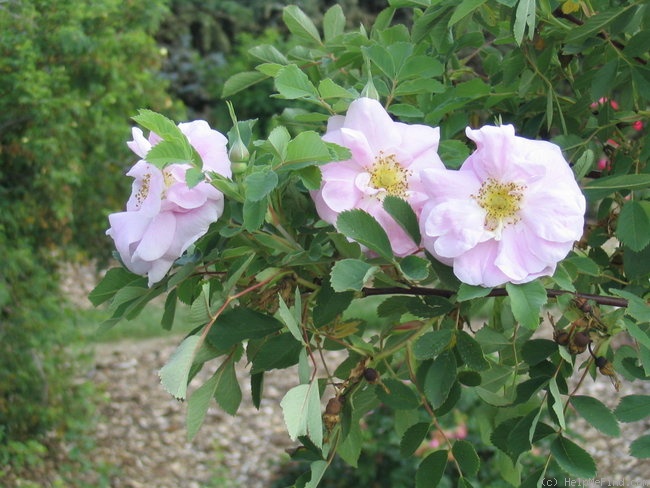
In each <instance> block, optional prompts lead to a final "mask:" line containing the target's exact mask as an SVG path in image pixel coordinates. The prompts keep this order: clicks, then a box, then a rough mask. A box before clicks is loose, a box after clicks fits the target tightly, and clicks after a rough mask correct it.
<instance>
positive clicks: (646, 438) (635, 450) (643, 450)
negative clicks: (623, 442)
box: [630, 434, 650, 459]
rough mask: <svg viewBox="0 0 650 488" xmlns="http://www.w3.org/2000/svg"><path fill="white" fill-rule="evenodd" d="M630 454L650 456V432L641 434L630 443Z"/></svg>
mask: <svg viewBox="0 0 650 488" xmlns="http://www.w3.org/2000/svg"><path fill="white" fill-rule="evenodd" d="M630 454H631V455H632V456H634V457H635V458H639V459H648V458H650V434H646V435H642V436H641V437H639V438H637V439H635V440H634V441H633V442H632V444H630Z"/></svg>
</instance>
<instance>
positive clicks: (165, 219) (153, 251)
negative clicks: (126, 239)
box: [133, 212, 176, 261]
mask: <svg viewBox="0 0 650 488" xmlns="http://www.w3.org/2000/svg"><path fill="white" fill-rule="evenodd" d="M175 232H176V217H174V214H173V213H172V212H161V213H159V214H158V215H156V216H155V217H154V218H153V219H152V221H151V223H150V224H149V226H148V227H147V230H146V231H145V233H144V235H143V236H142V239H141V240H140V243H139V244H138V247H137V248H136V250H135V252H134V253H133V257H134V259H142V260H143V261H155V260H156V259H159V258H161V257H163V256H164V255H165V254H166V253H167V251H168V250H169V247H170V246H171V243H172V242H173V240H174V233H175Z"/></svg>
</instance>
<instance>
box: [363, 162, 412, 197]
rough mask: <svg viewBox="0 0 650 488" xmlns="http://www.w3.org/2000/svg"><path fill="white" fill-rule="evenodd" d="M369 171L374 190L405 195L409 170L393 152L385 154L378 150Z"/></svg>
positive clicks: (394, 194)
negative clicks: (377, 154)
mask: <svg viewBox="0 0 650 488" xmlns="http://www.w3.org/2000/svg"><path fill="white" fill-rule="evenodd" d="M369 173H370V184H371V185H372V187H373V188H375V189H376V190H383V191H385V192H386V194H388V195H393V196H396V197H401V198H404V197H406V196H407V192H408V176H409V175H410V171H409V170H407V169H406V168H404V167H402V165H401V164H399V162H398V161H397V159H396V158H395V155H394V154H389V155H388V156H386V155H384V153H383V152H380V153H379V156H378V157H377V158H376V159H375V164H373V166H372V168H371V169H370V171H369Z"/></svg>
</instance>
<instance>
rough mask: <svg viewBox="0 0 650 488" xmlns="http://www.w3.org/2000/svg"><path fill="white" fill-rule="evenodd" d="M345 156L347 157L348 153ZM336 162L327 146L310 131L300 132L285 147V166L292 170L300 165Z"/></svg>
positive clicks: (319, 137) (318, 136)
mask: <svg viewBox="0 0 650 488" xmlns="http://www.w3.org/2000/svg"><path fill="white" fill-rule="evenodd" d="M346 150H347V149H346ZM345 156H346V157H349V152H348V153H347V154H346V155H345ZM336 160H337V158H336V157H334V156H333V155H332V152H331V151H330V146H329V144H328V143H326V142H325V141H323V140H322V139H321V136H320V135H318V134H317V133H316V132H314V131H311V130H310V131H303V132H301V133H300V134H298V135H297V136H296V137H295V139H293V140H292V141H290V142H289V144H288V145H287V155H286V161H285V165H287V166H288V165H291V168H292V169H297V168H300V167H302V166H301V164H302V163H308V164H309V165H311V164H313V163H315V162H322V163H329V162H331V161H336Z"/></svg>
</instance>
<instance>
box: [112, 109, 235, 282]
mask: <svg viewBox="0 0 650 488" xmlns="http://www.w3.org/2000/svg"><path fill="white" fill-rule="evenodd" d="M178 127H179V129H180V130H181V132H182V133H183V134H184V135H185V136H186V137H187V139H188V140H189V142H190V144H191V145H192V146H194V148H195V149H196V150H197V152H198V153H199V155H200V156H201V159H202V160H203V168H202V169H203V171H206V172H215V173H219V174H221V175H223V176H225V177H230V176H231V169H230V161H229V160H228V154H227V151H226V143H227V139H226V138H225V137H224V136H223V135H222V134H220V133H219V132H217V131H215V130H212V129H211V128H210V126H209V125H208V123H207V122H205V121H203V120H197V121H194V122H189V123H181V124H179V125H178ZM158 142H160V137H158V136H157V135H156V134H153V133H152V134H150V135H149V138H148V139H146V138H145V137H144V135H143V133H142V131H141V130H140V129H138V128H134V129H133V140H132V141H130V142H128V143H127V144H128V146H129V148H131V150H132V151H133V152H134V153H136V154H137V155H138V156H140V158H142V159H140V160H139V161H138V162H137V163H136V164H135V165H134V166H133V167H132V168H131V169H130V170H129V172H128V173H127V175H128V176H131V177H133V178H134V182H133V186H132V192H131V197H130V198H129V200H128V202H127V204H126V211H125V212H119V213H114V214H111V215H109V217H108V219H109V222H110V225H111V227H110V228H109V229H108V231H106V233H107V234H108V235H109V236H111V237H112V238H113V240H114V241H115V246H116V248H117V251H118V252H119V254H120V258H121V259H122V262H123V263H124V265H125V266H126V267H127V268H128V269H129V270H131V271H132V272H134V273H136V274H141V275H145V274H146V275H148V277H149V286H151V285H153V284H154V283H157V282H158V281H160V280H161V279H162V278H163V277H164V276H165V274H166V273H167V271H169V269H170V268H171V267H172V264H173V263H174V261H175V260H176V259H178V258H179V257H180V256H181V255H182V254H183V253H184V252H185V250H186V249H187V248H188V247H189V246H190V245H192V244H193V243H194V242H195V241H196V240H197V239H198V238H199V237H201V236H202V235H204V234H205V233H206V232H207V230H208V227H209V226H210V224H211V223H212V222H215V221H216V220H218V219H219V217H220V216H221V214H222V213H223V207H224V200H223V194H222V193H221V192H220V191H219V190H217V189H216V188H215V187H214V186H212V185H211V184H210V183H209V181H208V180H207V177H206V180H205V181H202V182H200V183H199V184H198V185H196V186H194V187H192V188H189V187H188V185H187V183H186V181H185V173H186V172H187V170H188V169H189V168H190V167H191V166H190V165H189V164H170V165H168V166H166V167H165V168H164V169H159V168H158V167H156V166H154V165H152V164H150V163H148V162H147V161H146V159H145V158H146V156H147V153H148V152H149V150H150V149H151V147H152V146H154V145H156V144H157V143H158Z"/></svg>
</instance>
